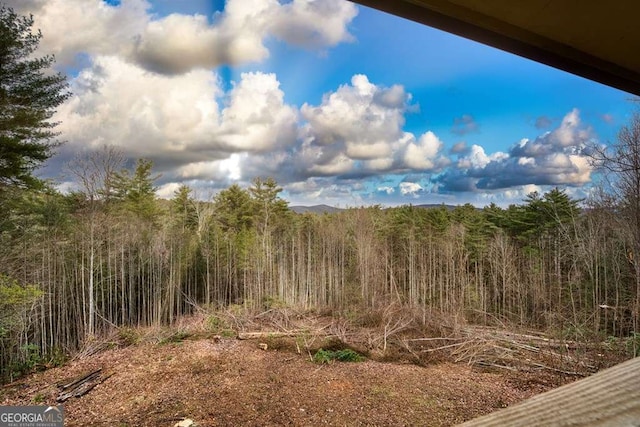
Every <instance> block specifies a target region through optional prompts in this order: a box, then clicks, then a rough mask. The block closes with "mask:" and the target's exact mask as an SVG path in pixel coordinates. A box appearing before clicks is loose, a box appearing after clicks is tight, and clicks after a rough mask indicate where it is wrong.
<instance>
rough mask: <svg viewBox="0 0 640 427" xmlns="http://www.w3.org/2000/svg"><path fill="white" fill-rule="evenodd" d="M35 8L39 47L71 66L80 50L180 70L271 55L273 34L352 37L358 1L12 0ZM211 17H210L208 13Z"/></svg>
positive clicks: (306, 39) (310, 41)
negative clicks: (154, 7) (156, 6)
mask: <svg viewBox="0 0 640 427" xmlns="http://www.w3.org/2000/svg"><path fill="white" fill-rule="evenodd" d="M8 6H11V7H14V8H15V9H16V10H17V11H19V12H21V13H33V14H34V15H35V27H36V28H39V29H41V30H42V32H43V34H44V38H43V40H42V43H41V45H40V51H41V52H43V53H53V54H55V55H56V58H57V61H58V64H59V65H60V66H62V67H63V68H65V67H75V66H77V65H78V61H79V60H80V59H79V58H81V57H84V56H89V57H92V56H95V55H115V56H119V57H121V58H127V60H128V61H130V62H134V63H136V64H138V65H140V66H142V67H143V68H145V69H146V70H149V71H153V72H157V73H161V74H168V75H172V74H184V73H187V72H189V71H191V70H194V69H197V68H205V69H212V68H216V67H218V66H220V65H224V64H227V65H238V64H244V63H249V62H259V61H262V60H264V59H265V58H267V57H268V56H269V51H268V49H267V47H266V46H265V45H264V42H265V40H266V39H267V38H268V37H270V36H275V37H278V38H279V39H281V40H283V41H285V42H287V43H289V44H293V45H297V46H302V47H306V48H313V49H323V48H327V47H332V46H335V45H337V44H339V43H341V42H350V41H353V36H352V35H351V34H350V33H349V31H348V28H347V27H348V25H349V24H350V23H351V21H352V20H353V19H354V17H355V16H356V15H357V12H358V11H357V8H356V6H355V5H353V4H352V3H349V2H345V1H341V0H293V1H292V2H287V3H285V4H280V3H279V2H278V1H276V0H228V1H227V2H226V5H225V9H224V11H222V12H220V13H217V14H216V15H214V16H213V17H208V16H204V15H183V14H172V15H168V16H164V17H161V18H158V17H156V16H155V15H153V14H152V13H151V5H150V3H149V2H147V1H146V0H122V2H121V3H120V4H119V5H116V6H114V5H109V4H107V3H106V2H104V1H102V0H29V1H26V2H25V1H24V0H9V2H8ZM210 18H212V19H210Z"/></svg>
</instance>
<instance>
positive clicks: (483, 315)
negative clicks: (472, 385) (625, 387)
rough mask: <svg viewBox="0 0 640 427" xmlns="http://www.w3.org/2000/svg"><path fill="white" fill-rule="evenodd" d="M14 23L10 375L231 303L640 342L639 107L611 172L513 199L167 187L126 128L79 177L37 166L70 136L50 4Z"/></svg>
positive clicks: (256, 186) (7, 150)
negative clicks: (337, 197)
mask: <svg viewBox="0 0 640 427" xmlns="http://www.w3.org/2000/svg"><path fill="white" fill-rule="evenodd" d="M0 24H1V25H0V30H2V31H1V34H0V35H1V36H2V40H1V43H0V48H1V49H0V63H1V64H2V67H0V89H1V93H0V102H1V103H2V109H1V110H0V143H1V145H0V147H1V149H0V154H1V157H0V378H1V379H2V381H8V380H11V379H13V378H15V377H16V376H19V375H21V374H24V373H26V372H29V371H30V370H31V369H33V367H34V366H35V364H37V363H40V362H41V361H43V360H44V361H55V360H62V359H64V358H65V357H67V356H68V355H70V354H73V353H74V352H76V351H78V350H79V349H80V348H81V347H82V346H83V345H84V344H85V343H87V342H89V341H91V340H94V339H97V338H99V337H101V336H105V335H107V334H108V333H110V331H112V330H114V329H117V328H120V327H124V326H131V327H136V326H145V325H172V324H174V323H175V322H176V321H177V320H178V319H180V317H181V316H185V315H189V314H192V313H194V312H195V311H198V310H209V311H215V310H221V309H225V308H228V307H236V308H238V309H239V310H245V311H246V312H263V311H265V310H269V309H271V308H276V307H295V308H298V309H300V310H304V311H312V310H324V311H326V312H330V313H332V315H334V316H338V317H339V316H346V315H348V314H349V313H353V312H367V311H374V310H378V309H380V308H381V307H387V306H390V305H395V306H400V307H404V308H407V309H408V310H411V312H415V313H420V316H421V319H422V321H423V322H425V321H426V320H427V319H433V318H436V319H443V318H449V319H456V321H458V322H467V323H470V324H478V325H496V324H499V325H503V326H505V327H512V328H528V329H533V330H540V331H547V332H549V333H550V334H553V335H554V336H556V337H559V338H570V339H572V340H592V341H601V340H603V339H606V338H607V337H622V338H631V339H632V340H634V341H633V342H636V343H637V342H640V339H637V338H638V337H639V335H638V334H639V331H640V329H639V325H638V322H639V320H640V319H639V315H640V116H639V115H635V116H633V118H632V119H631V122H630V124H629V125H627V126H623V127H622V129H621V131H620V135H619V138H618V141H617V142H616V143H614V144H611V145H610V146H609V147H593V150H592V151H591V153H590V155H591V157H592V160H593V163H594V167H597V168H599V169H600V171H601V173H602V176H606V177H607V179H603V180H602V185H601V186H600V190H599V191H597V192H594V195H593V197H592V198H590V199H589V200H576V199H573V198H572V197H570V195H569V194H568V193H567V192H566V191H565V190H563V189H559V188H555V189H552V190H550V191H548V192H546V193H544V194H538V193H532V194H529V195H528V196H527V197H526V198H525V199H524V200H523V201H522V203H521V204H519V205H512V206H509V207H507V208H502V207H499V206H496V205H495V204H492V205H489V206H486V207H484V208H482V209H479V208H476V207H474V206H472V205H464V206H457V207H455V208H449V207H446V206H442V207H437V208H430V209H425V208H421V207H414V206H411V205H408V206H400V207H393V208H389V207H384V206H369V207H354V208H349V209H346V210H343V211H340V212H336V213H331V214H313V213H306V214H296V213H294V212H293V211H292V210H290V209H289V207H288V203H287V202H286V201H285V200H284V199H282V198H281V197H280V194H281V191H282V189H281V187H279V185H278V183H277V182H275V181H274V180H273V179H271V178H268V177H264V178H257V179H255V180H254V181H253V182H252V184H251V185H249V186H248V187H247V188H243V187H241V186H239V185H231V186H230V187H228V188H226V189H223V190H221V191H220V192H218V193H217V194H216V195H215V196H214V197H213V198H212V199H210V200H200V199H198V198H197V197H195V195H194V194H193V191H192V189H190V188H189V187H188V186H184V185H183V186H181V187H180V188H179V189H178V190H177V191H176V192H175V194H174V196H173V198H172V199H171V200H160V199H158V198H157V197H156V195H155V182H156V181H157V179H158V176H157V175H155V174H154V171H153V164H152V162H151V161H149V160H147V159H138V160H137V161H136V162H135V164H133V165H131V164H130V161H131V159H125V158H124V155H123V154H122V152H120V151H119V150H118V148H117V147H115V146H109V145H106V146H104V147H103V148H102V149H100V150H98V151H93V152H91V151H87V152H84V153H78V154H77V156H76V158H75V159H74V160H73V161H71V162H70V163H69V164H68V165H67V172H68V174H69V175H70V176H72V177H73V179H74V181H75V182H77V183H78V187H77V189H76V190H75V191H72V192H69V193H64V194H63V193H61V192H60V191H58V190H57V189H56V187H55V185H54V183H51V182H44V181H42V180H39V179H37V178H36V177H35V175H34V171H35V169H36V168H37V167H38V166H40V165H41V164H43V163H44V162H45V161H46V160H47V159H49V158H50V157H51V156H52V155H53V153H54V151H55V148H56V147H57V146H58V145H59V141H58V140H57V136H58V135H57V134H56V133H55V129H54V128H55V123H54V122H51V121H50V119H51V117H52V116H53V112H54V111H55V108H56V107H57V106H59V105H60V104H61V103H62V102H64V100H65V99H66V98H67V97H68V92H67V86H66V82H65V78H64V77H63V76H62V75H60V74H52V73H50V72H49V70H48V69H49V67H50V66H51V65H52V64H53V62H54V59H53V58H52V57H43V58H39V59H33V58H32V57H31V54H32V53H33V52H34V51H35V49H36V47H37V45H38V42H39V39H40V37H41V36H40V35H39V34H38V33H31V32H30V28H31V25H32V24H33V19H32V18H27V17H20V16H17V15H16V14H15V13H13V11H11V10H10V9H6V8H1V9H0ZM127 166H129V167H127ZM633 350H634V352H635V351H637V346H634V348H633Z"/></svg>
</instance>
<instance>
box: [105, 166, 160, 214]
mask: <svg viewBox="0 0 640 427" xmlns="http://www.w3.org/2000/svg"><path fill="white" fill-rule="evenodd" d="M151 168H153V162H152V161H151V160H146V159H138V161H137V162H136V167H135V170H134V172H133V174H131V172H129V171H128V170H126V169H125V170H123V171H121V172H119V173H116V174H115V176H114V179H113V188H114V189H115V199H116V200H119V201H120V202H122V203H123V206H124V208H125V209H126V210H127V211H130V212H132V213H134V214H136V215H137V216H138V217H140V218H142V219H146V220H151V221H153V220H155V219H156V217H157V215H158V206H157V204H156V195H155V191H156V188H155V187H154V186H153V182H154V181H155V180H156V179H158V178H159V177H160V176H159V175H156V176H152V175H151Z"/></svg>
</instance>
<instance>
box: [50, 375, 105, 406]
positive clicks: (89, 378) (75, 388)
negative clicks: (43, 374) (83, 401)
mask: <svg viewBox="0 0 640 427" xmlns="http://www.w3.org/2000/svg"><path fill="white" fill-rule="evenodd" d="M111 375H112V374H109V375H106V376H104V377H103V376H102V368H100V369H97V370H95V371H92V372H89V373H87V374H84V375H81V376H80V377H78V378H76V379H74V380H73V381H71V382H69V383H66V384H59V385H58V387H59V388H60V389H61V390H62V391H61V392H60V394H59V395H58V397H57V398H56V401H57V402H59V403H62V402H65V401H66V400H69V399H70V398H72V397H81V396H84V395H85V394H87V393H89V392H90V391H91V390H93V388H94V387H95V386H97V385H98V384H100V383H103V382H105V381H106V380H107V379H108V378H109V377H111Z"/></svg>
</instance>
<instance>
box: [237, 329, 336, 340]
mask: <svg viewBox="0 0 640 427" xmlns="http://www.w3.org/2000/svg"><path fill="white" fill-rule="evenodd" d="M303 335H314V336H316V335H327V334H326V333H325V332H319V331H316V332H310V331H266V332H239V333H238V337H237V338H238V339H239V340H257V339H264V338H284V337H299V336H303Z"/></svg>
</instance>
